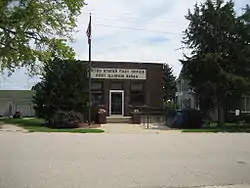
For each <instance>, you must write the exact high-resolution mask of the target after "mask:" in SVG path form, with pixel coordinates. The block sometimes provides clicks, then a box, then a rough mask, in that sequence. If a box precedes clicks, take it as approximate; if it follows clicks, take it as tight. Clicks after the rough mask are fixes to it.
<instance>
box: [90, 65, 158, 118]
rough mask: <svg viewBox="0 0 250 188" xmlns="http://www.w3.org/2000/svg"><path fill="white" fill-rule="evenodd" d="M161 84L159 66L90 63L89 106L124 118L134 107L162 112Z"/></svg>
mask: <svg viewBox="0 0 250 188" xmlns="http://www.w3.org/2000/svg"><path fill="white" fill-rule="evenodd" d="M86 63H88V62H86ZM162 82H163V64H159V63H132V62H110V61H93V62H92V71H91V83H92V87H91V90H92V104H93V105H104V106H105V108H106V110H107V112H108V115H109V116H113V115H119V116H128V115H129V114H130V111H131V109H130V108H131V107H134V106H136V107H142V106H147V107H150V108H155V109H162V105H163V103H162V94H163V88H162Z"/></svg>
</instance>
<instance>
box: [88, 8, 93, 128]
mask: <svg viewBox="0 0 250 188" xmlns="http://www.w3.org/2000/svg"><path fill="white" fill-rule="evenodd" d="M91 26H92V25H91V13H90V14H89V32H90V37H88V44H89V120H88V122H89V125H91V106H92V100H91V69H92V63H91V34H92V28H91Z"/></svg>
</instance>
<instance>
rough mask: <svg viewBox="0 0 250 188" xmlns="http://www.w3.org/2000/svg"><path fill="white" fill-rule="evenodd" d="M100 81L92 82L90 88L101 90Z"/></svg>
mask: <svg viewBox="0 0 250 188" xmlns="http://www.w3.org/2000/svg"><path fill="white" fill-rule="evenodd" d="M102 88H103V86H102V82H93V83H92V84H91V90H102Z"/></svg>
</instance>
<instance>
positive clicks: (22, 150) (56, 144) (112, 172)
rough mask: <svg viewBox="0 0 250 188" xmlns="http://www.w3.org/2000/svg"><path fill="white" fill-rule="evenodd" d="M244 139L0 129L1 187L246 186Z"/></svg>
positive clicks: (249, 156)
mask: <svg viewBox="0 0 250 188" xmlns="http://www.w3.org/2000/svg"><path fill="white" fill-rule="evenodd" d="M249 143H250V134H197V133H195V134H192V133H185V134H180V133H178V134H175V133H173V134H137V133H133V134H132V133H131V134H129V133H128V134H115V133H114V134H68V133H20V132H12V133H10V132H2V133H0V187H1V188H52V187H53V188H166V187H170V186H173V187H185V188H186V187H192V186H193V187H194V186H200V188H201V187H202V188H205V185H216V186H215V187H219V185H232V186H226V187H228V188H234V187H238V188H249V187H250V147H249ZM223 188H224V186H223Z"/></svg>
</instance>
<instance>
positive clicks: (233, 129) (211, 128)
mask: <svg viewBox="0 0 250 188" xmlns="http://www.w3.org/2000/svg"><path fill="white" fill-rule="evenodd" d="M182 132H186V133H187V132H190V133H191V132H197V133H199V132H200V133H202V132H205V133H206V132H207V133H209V132H211V133H220V132H221V133H223V132H228V133H250V125H240V124H239V125H237V124H236V123H225V126H223V127H217V124H216V123H212V124H210V125H206V126H204V127H203V128H200V129H184V130H182Z"/></svg>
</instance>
